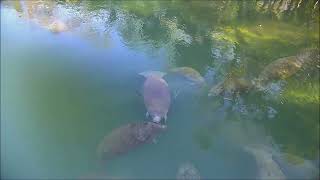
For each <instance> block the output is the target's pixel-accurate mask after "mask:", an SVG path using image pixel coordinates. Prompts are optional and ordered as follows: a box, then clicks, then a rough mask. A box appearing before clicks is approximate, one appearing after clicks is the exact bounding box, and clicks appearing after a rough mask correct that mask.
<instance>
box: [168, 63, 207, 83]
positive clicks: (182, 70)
mask: <svg viewBox="0 0 320 180" xmlns="http://www.w3.org/2000/svg"><path fill="white" fill-rule="evenodd" d="M170 72H171V73H174V74H179V75H181V76H183V77H185V78H186V79H187V80H189V81H191V82H192V83H194V84H196V85H200V86H203V85H204V84H205V80H204V78H203V77H202V76H201V74H200V73H199V72H198V71H197V70H195V69H193V68H191V67H178V68H173V69H171V70H170Z"/></svg>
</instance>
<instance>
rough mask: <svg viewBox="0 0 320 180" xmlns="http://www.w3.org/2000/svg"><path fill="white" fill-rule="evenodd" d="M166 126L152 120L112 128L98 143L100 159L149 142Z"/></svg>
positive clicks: (102, 159) (106, 158)
mask: <svg viewBox="0 0 320 180" xmlns="http://www.w3.org/2000/svg"><path fill="white" fill-rule="evenodd" d="M165 129H166V127H165V126H164V125H159V124H156V123H153V122H141V123H130V124H127V125H124V126H121V127H119V128H117V129H115V130H113V131H112V132H111V133H110V134H109V135H107V136H105V137H104V139H103V140H102V142H101V143H100V144H99V145H98V148H97V153H98V157H99V160H100V161H102V162H103V161H105V160H108V159H110V158H113V157H115V156H118V155H121V154H124V153H127V152H129V151H130V150H132V149H134V148H136V147H139V146H141V145H143V144H147V143H151V142H153V141H154V139H155V138H156V137H157V135H159V134H160V132H162V131H164V130H165Z"/></svg>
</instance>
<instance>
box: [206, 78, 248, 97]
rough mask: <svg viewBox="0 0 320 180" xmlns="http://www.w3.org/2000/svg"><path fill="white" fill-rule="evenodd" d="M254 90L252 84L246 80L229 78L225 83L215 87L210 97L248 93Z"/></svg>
mask: <svg viewBox="0 0 320 180" xmlns="http://www.w3.org/2000/svg"><path fill="white" fill-rule="evenodd" d="M251 88H252V83H251V82H250V81H249V80H246V79H244V78H234V77H227V78H226V79H225V80H224V81H222V82H220V83H218V84H217V85H215V86H213V87H212V88H211V89H210V90H209V93H208V96H209V97H210V96H218V95H221V94H222V93H227V94H231V95H232V94H235V93H241V92H245V91H248V90H250V89H251Z"/></svg>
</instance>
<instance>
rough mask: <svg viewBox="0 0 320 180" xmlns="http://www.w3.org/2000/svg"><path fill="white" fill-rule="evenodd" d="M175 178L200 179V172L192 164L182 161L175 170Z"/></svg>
mask: <svg viewBox="0 0 320 180" xmlns="http://www.w3.org/2000/svg"><path fill="white" fill-rule="evenodd" d="M177 179H178V180H200V179H201V177H200V173H199V171H198V170H197V169H196V168H195V167H194V165H193V164H191V163H189V162H186V163H183V164H182V165H181V166H180V167H179V169H178V172H177Z"/></svg>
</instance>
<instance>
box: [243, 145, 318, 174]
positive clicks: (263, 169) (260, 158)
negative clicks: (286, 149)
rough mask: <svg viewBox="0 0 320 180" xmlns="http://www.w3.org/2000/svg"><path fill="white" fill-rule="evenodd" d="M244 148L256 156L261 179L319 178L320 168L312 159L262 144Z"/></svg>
mask: <svg viewBox="0 0 320 180" xmlns="http://www.w3.org/2000/svg"><path fill="white" fill-rule="evenodd" d="M244 149H245V150H246V151H247V152H249V153H251V154H252V155H253V156H254V157H255V159H256V161H257V165H258V170H259V178H261V179H264V178H269V179H272V178H280V179H285V178H287V179H319V168H318V167H317V165H315V164H314V163H313V162H312V161H311V160H306V159H304V158H302V157H299V156H296V155H293V154H288V153H280V152H278V151H276V150H275V149H273V148H271V147H269V146H266V145H261V144H260V145H250V146H246V147H245V148H244Z"/></svg>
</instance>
